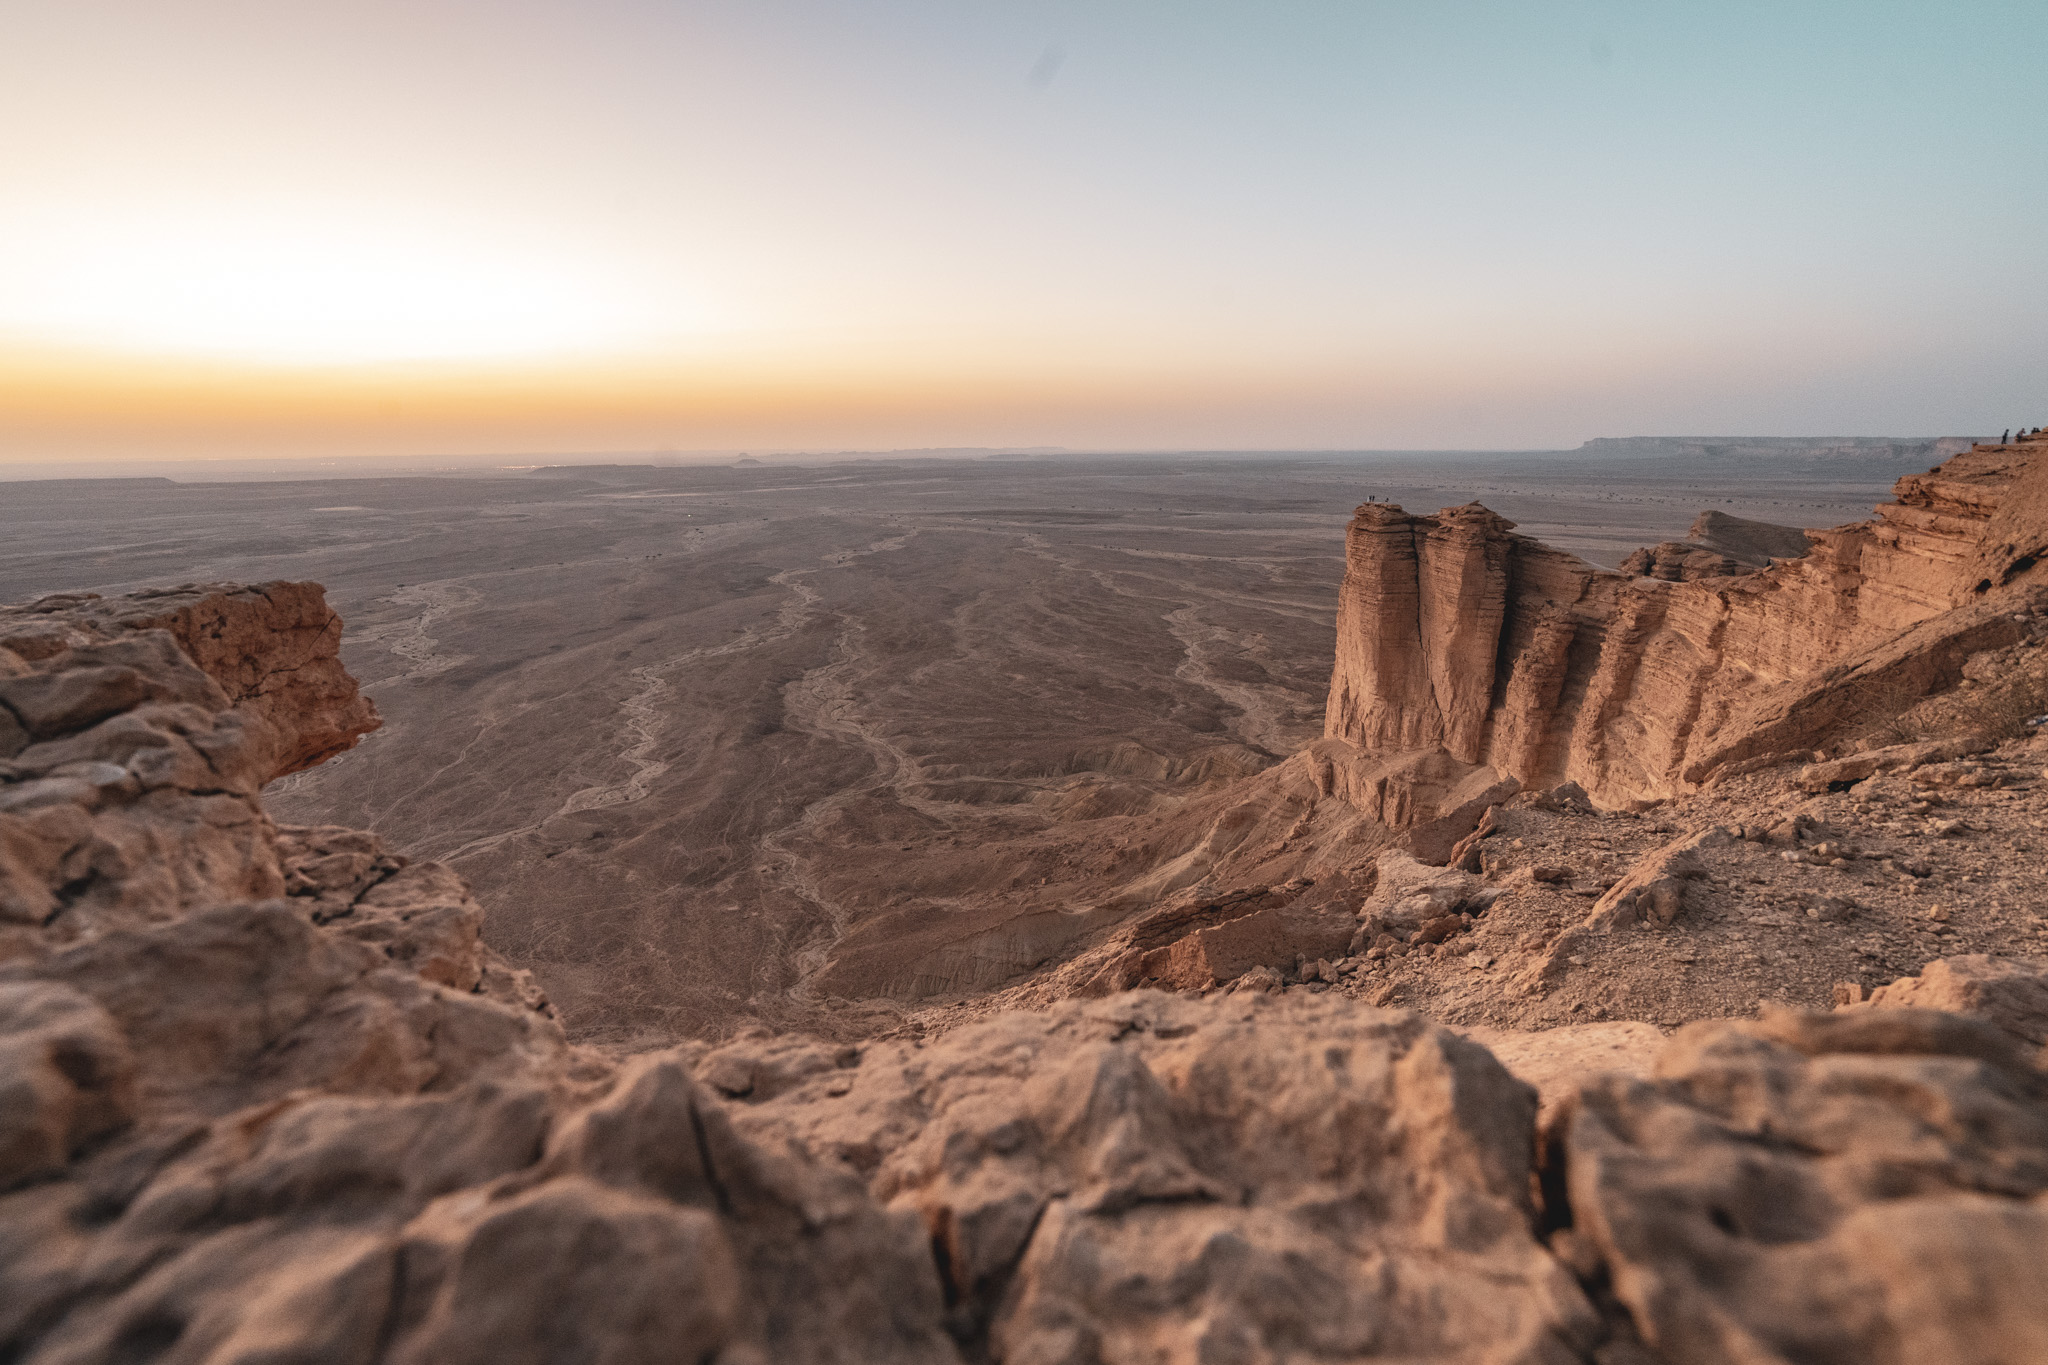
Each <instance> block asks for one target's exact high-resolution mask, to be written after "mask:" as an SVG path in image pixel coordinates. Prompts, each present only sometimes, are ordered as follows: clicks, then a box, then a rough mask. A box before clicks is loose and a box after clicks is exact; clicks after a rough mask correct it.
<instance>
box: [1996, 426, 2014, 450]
mask: <svg viewBox="0 0 2048 1365" xmlns="http://www.w3.org/2000/svg"><path fill="white" fill-rule="evenodd" d="M1998 443H1999V444H2000V445H2002V446H2008V445H2011V444H2012V431H2011V429H2010V428H2008V429H2007V430H2006V433H2005V435H2003V436H2001V437H1999V438H1998Z"/></svg>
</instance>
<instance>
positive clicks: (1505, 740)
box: [1325, 443, 2048, 806]
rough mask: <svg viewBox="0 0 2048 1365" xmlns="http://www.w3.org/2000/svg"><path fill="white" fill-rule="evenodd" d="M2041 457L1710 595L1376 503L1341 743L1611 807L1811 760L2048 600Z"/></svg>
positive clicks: (1352, 554) (1348, 614) (1343, 636)
mask: <svg viewBox="0 0 2048 1365" xmlns="http://www.w3.org/2000/svg"><path fill="white" fill-rule="evenodd" d="M2042 449H2043V447H2042V446H2041V445H2040V444H2039V443H2030V444H2015V445H2011V446H1991V447H1982V446H1980V447H1977V448H1975V449H1973V450H1971V451H1968V452H1966V453H1964V454H1960V455H1957V456H1955V457H1954V458H1952V459H1950V460H1949V461H1948V462H1947V463H1945V464H1943V465H1941V466H1940V467H1939V468H1937V469H1934V470H1930V471H1929V472H1928V473H1926V474H1919V475H1911V476H1908V477H1907V478H1904V479H1901V480H1899V482H1898V485H1897V487H1896V489H1895V490H1894V492H1895V501H1893V502H1890V503H1887V504H1885V505H1884V506H1882V507H1880V508H1879V509H1878V516H1877V518H1876V519H1875V520H1872V521H1868V522H1860V523H1856V524H1854V525H1849V526H1840V527H1836V528H1834V529H1832V530H1826V531H1813V532H1808V533H1806V534H1807V537H1808V538H1809V539H1810V541H1811V548H1810V550H1809V551H1808V553H1806V554H1804V555H1803V556H1801V557H1798V558H1792V559H1777V560H1775V561H1774V562H1772V563H1771V565H1770V567H1768V568H1764V569H1761V570H1759V571H1757V572H1747V573H1743V574H1741V575H1739V576H1735V577H1727V576H1711V577H1700V578H1691V579H1690V581H1674V582H1665V581H1659V580H1656V579H1644V578H1631V577H1629V576H1627V575H1623V574H1616V573H1609V572H1605V571H1602V570H1599V569H1596V568H1594V567H1593V566H1592V565H1589V564H1586V563H1584V562H1583V561H1580V560H1578V559H1576V558H1574V557H1572V556H1570V555H1567V554H1564V553H1562V552H1560V551H1557V550H1554V549H1551V548H1549V547H1548V546H1545V545H1542V544H1540V543H1539V542H1537V541H1534V540H1531V539H1529V538H1527V537H1525V536H1520V535H1516V534H1515V533H1514V532H1513V529H1512V524H1511V523H1509V522H1506V521H1504V520H1502V519H1501V518H1499V517H1497V516H1495V515H1494V514H1492V513H1491V512H1489V511H1487V510H1486V509H1485V508H1483V507H1480V506H1478V505H1477V504H1470V505H1467V506H1465V507H1457V508H1450V509H1446V510H1445V511H1443V512H1441V513H1439V514H1437V515H1436V516H1433V517H1430V516H1414V515H1411V514H1409V513H1406V512H1404V511H1402V510H1401V509H1400V508H1399V507H1396V506H1393V505H1391V504H1386V503H1368V504H1366V505H1365V506H1363V507H1361V508H1359V509H1358V513H1357V516H1356V517H1355V519H1354V520H1353V521H1352V523H1351V527H1350V530H1349V532H1348V534H1347V541H1346V557H1347V567H1346V576H1345V582H1344V587H1343V591H1342V595H1341V598H1340V603H1339V609H1338V611H1339V615H1338V642H1337V661H1336V667H1335V669H1334V671H1333V673H1332V675H1331V682H1330V701H1329V707H1328V711H1327V715H1326V719H1325V727H1326V733H1327V734H1328V736H1329V737H1330V738H1331V739H1335V740H1342V741H1345V742H1346V743H1348V744H1350V745H1353V746H1355V747H1356V748H1357V749H1358V750H1360V751H1362V753H1363V754H1364V755H1366V756H1367V761H1369V762H1372V763H1376V764H1381V765H1385V764H1388V763H1390V762H1394V761H1396V760H1397V758H1398V757H1399V756H1402V755H1414V754H1435V755H1441V756H1442V757H1441V758H1439V759H1438V760H1437V762H1438V763H1439V765H1445V764H1449V765H1458V766H1459V768H1460V769H1461V770H1462V771H1464V772H1466V773H1477V772H1481V771H1485V772H1490V773H1491V774H1493V775H1494V777H1495V778H1497V779H1500V780H1509V781H1513V782H1515V783H1519V784H1520V785H1521V786H1523V787H1527V788H1548V787H1553V786H1556V785H1557V784H1559V783H1562V782H1566V781H1570V782H1576V783H1578V784H1579V785H1580V786H1581V787H1583V788H1584V789H1585V790H1586V791H1587V792H1588V793H1590V794H1591V795H1592V796H1593V797H1594V799H1595V800H1597V801H1599V802H1600V803H1601V804H1603V805H1610V806H1612V805H1624V804H1627V803H1628V802H1631V801H1640V800H1655V799H1661V798H1664V797H1668V796H1670V795H1673V794H1675V793H1677V792H1680V791H1683V790H1687V789H1689V788H1691V787H1692V786H1694V785H1696V784H1698V783H1700V782H1701V781H1703V780H1705V779H1707V778H1708V777H1710V776H1712V775H1713V774H1715V773H1716V772H1718V771H1721V770H1724V769H1726V768H1728V767H1730V766H1731V765H1734V764H1737V763H1741V762H1745V761H1752V760H1756V759H1759V758H1762V757H1767V756H1773V755H1781V754H1785V753H1790V752H1793V751H1796V750H1799V749H1802V748H1805V749H1811V748H1813V747H1815V745H1816V744H1818V743H1820V742H1821V741H1823V740H1825V739H1826V738H1827V737H1828V736H1829V735H1831V734H1833V733H1835V732H1836V731H1838V730H1840V729H1841V728H1842V727H1843V726H1844V725H1845V724H1847V723H1849V722H1850V721H1852V720H1855V719H1859V718H1862V717H1865V716H1867V715H1868V714H1869V713H1870V711H1871V709H1872V708H1873V707H1874V706H1878V705H1881V704H1889V705H1891V706H1892V708H1893V709H1894V710H1896V709H1898V707H1899V706H1900V705H1902V704H1904V702H1906V701H1910V700H1911V699H1914V698H1917V697H1919V696H1922V695H1924V694H1925V693H1927V692H1929V691H1932V690H1934V689H1936V688H1938V687H1941V686H1946V685H1949V684H1952V683H1953V682H1955V681H1956V679H1957V677H1958V675H1959V670H1960V668H1961V666H1962V663H1963V661H1964V660H1965V659H1966V658H1967V657H1968V656H1969V655H1971V654H1973V653H1977V652H1980V651H1983V650H1986V649H1995V648H1997V647H1999V646H2000V645H2003V644H2008V643H2011V642H2012V640H2015V639H2018V638H2020V637H2021V636H2022V635H2024V633H2025V628H2024V625H2023V624H2019V623H2016V622H2015V621H2014V620H2013V619H2012V618H2013V617H2014V616H2015V615H2016V614H2018V615H2021V616H2024V615H2025V614H2027V613H2029V612H2032V611H2034V610H2036V609H2037V608H2038V607H2040V606H2042V605H2044V604H2048V587H2044V586H2043V579H2044V573H2048V571H2044V570H2043V569H2042V568H2041V566H2040V560H2041V557H2042V555H2043V554H2048V464H2044V457H2043V455H2042V453H2041V452H2042ZM1730 520H1733V519H1730ZM1759 525H1760V524H1759ZM1731 534H1732V533H1731ZM1748 539H1749V540H1752V541H1753V540H1756V539H1757V538H1756V537H1755V536H1750V537H1748ZM1653 559H1654V556H1653ZM1730 562H1731V563H1732V562H1734V561H1733V560H1732V559H1731V561H1730ZM1738 567H1741V566H1738ZM1670 577H1673V578H1686V577H1688V575H1686V574H1684V573H1682V572H1674V573H1673V574H1672V575H1670ZM1411 761H1413V760H1411ZM1455 775H1456V774H1455V772H1452V773H1447V774H1444V775H1441V776H1439V778H1438V783H1439V785H1441V784H1442V782H1443V781H1444V780H1445V777H1455ZM1463 780H1468V781H1469V780H1475V779H1470V778H1466V779H1463ZM1476 780H1483V779H1476Z"/></svg>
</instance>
